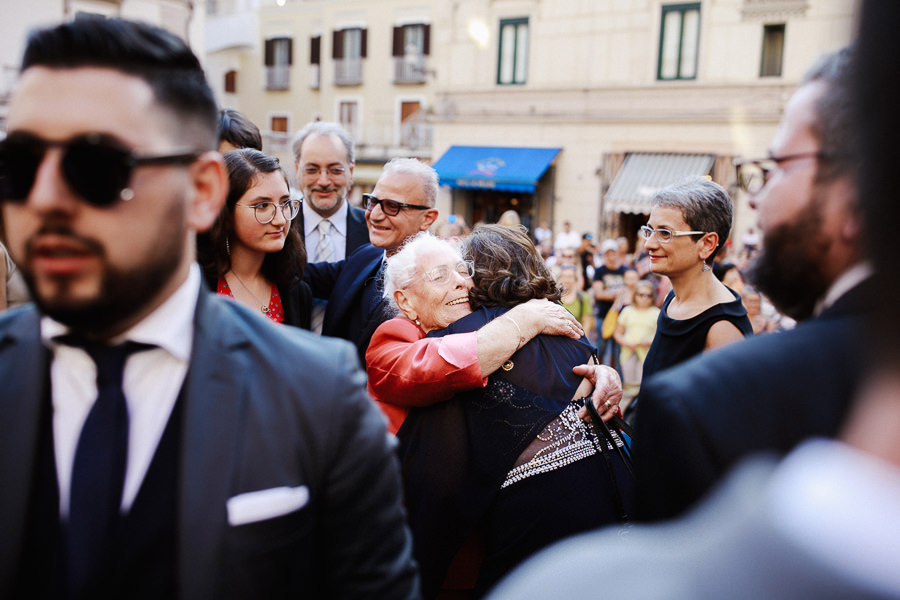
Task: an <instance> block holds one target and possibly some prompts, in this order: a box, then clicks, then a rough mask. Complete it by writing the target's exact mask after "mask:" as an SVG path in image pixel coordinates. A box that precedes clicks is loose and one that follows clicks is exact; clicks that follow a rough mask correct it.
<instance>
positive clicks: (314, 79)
mask: <svg viewBox="0 0 900 600" xmlns="http://www.w3.org/2000/svg"><path fill="white" fill-rule="evenodd" d="M321 75H322V68H321V67H320V66H319V65H309V89H311V90H317V89H319V85H320V84H321V80H322V77H321Z"/></svg>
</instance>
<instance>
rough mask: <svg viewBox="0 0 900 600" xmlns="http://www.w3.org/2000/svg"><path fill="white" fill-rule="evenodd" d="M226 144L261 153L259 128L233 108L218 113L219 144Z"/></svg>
mask: <svg viewBox="0 0 900 600" xmlns="http://www.w3.org/2000/svg"><path fill="white" fill-rule="evenodd" d="M222 142H228V143H229V144H231V145H232V146H234V147H235V148H253V149H254V150H259V151H262V135H260V133H259V127H257V126H256V124H255V123H253V121H251V120H250V119H249V118H247V115H245V114H244V113H242V112H239V111H236V110H234V109H233V108H223V109H222V110H220V111H219V143H220V144H221V143H222Z"/></svg>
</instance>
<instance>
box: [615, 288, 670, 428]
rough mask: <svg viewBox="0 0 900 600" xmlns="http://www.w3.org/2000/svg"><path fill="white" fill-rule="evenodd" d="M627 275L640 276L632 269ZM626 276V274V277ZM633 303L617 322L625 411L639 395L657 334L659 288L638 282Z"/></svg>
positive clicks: (623, 310)
mask: <svg viewBox="0 0 900 600" xmlns="http://www.w3.org/2000/svg"><path fill="white" fill-rule="evenodd" d="M628 273H634V275H635V277H637V273H636V272H635V271H634V270H629V271H628ZM626 275H627V274H626ZM632 296H633V297H632V300H631V302H630V303H629V305H628V306H626V307H625V308H623V309H622V312H621V313H619V318H618V320H617V321H616V332H615V340H616V344H618V345H619V347H620V348H621V350H620V352H619V365H620V372H621V373H622V402H621V403H620V405H619V406H620V407H621V409H622V411H625V410H627V408H628V405H629V404H630V403H631V401H632V400H633V399H634V397H635V396H637V394H638V391H639V390H640V388H641V375H642V372H643V370H644V359H645V358H646V357H647V352H648V351H649V350H650V344H651V343H652V342H653V337H654V336H655V335H656V321H657V320H658V319H659V308H657V307H656V286H654V285H653V283H652V282H650V281H638V282H636V283H635V285H634V290H633V292H632Z"/></svg>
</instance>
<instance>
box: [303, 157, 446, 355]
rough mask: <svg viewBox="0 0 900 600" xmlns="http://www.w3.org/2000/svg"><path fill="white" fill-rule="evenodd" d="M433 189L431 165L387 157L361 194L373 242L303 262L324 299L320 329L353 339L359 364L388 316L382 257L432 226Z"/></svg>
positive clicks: (434, 179) (435, 180)
mask: <svg viewBox="0 0 900 600" xmlns="http://www.w3.org/2000/svg"><path fill="white" fill-rule="evenodd" d="M437 190H438V175H437V172H436V171H435V170H434V169H432V168H431V167H430V166H428V165H426V164H425V163H423V162H421V161H418V160H416V159H414V158H394V159H392V160H391V161H389V162H388V163H387V164H386V165H385V166H384V170H383V171H382V173H381V177H379V178H378V181H377V182H376V184H375V189H374V190H372V193H371V194H365V195H364V200H365V205H366V224H367V225H368V228H369V239H370V240H371V241H372V243H371V244H366V245H364V246H361V247H360V248H357V249H356V251H354V252H353V253H351V254H350V255H349V256H348V257H347V259H346V260H344V261H341V262H338V263H331V264H328V263H315V264H310V265H307V270H306V275H305V278H306V281H307V282H308V283H309V285H310V287H311V288H312V290H313V296H315V297H316V298H324V299H327V300H328V307H327V309H326V310H325V318H324V322H323V325H322V334H323V335H330V336H335V337H340V338H344V339H346V340H350V341H351V342H353V343H354V344H356V347H357V350H358V352H359V358H360V361H361V362H362V363H363V364H365V356H366V349H367V348H368V347H369V340H371V339H372V334H373V333H374V332H375V329H376V328H377V327H378V326H379V325H381V323H383V322H384V321H386V320H387V318H388V315H387V314H385V312H384V305H383V301H382V298H381V292H382V291H383V287H382V285H383V275H382V273H383V269H382V264H383V262H384V259H385V258H386V257H389V256H392V255H393V254H394V253H396V252H397V251H398V250H399V249H400V247H401V246H402V245H403V243H404V242H405V241H406V240H407V239H409V238H411V237H412V236H414V235H415V234H417V233H419V232H420V231H425V230H426V229H428V228H429V227H431V224H432V223H434V221H435V219H437V217H438V210H437V209H436V208H434V204H435V201H436V199H437Z"/></svg>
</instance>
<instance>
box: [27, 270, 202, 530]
mask: <svg viewBox="0 0 900 600" xmlns="http://www.w3.org/2000/svg"><path fill="white" fill-rule="evenodd" d="M200 287H201V275H200V269H199V267H197V265H196V264H194V265H192V266H191V270H190V273H189V275H188V277H187V279H186V280H185V281H184V283H182V284H181V286H179V288H178V289H177V290H176V291H175V293H173V294H172V295H171V296H170V297H169V298H168V299H167V300H166V301H165V302H163V303H162V304H161V305H160V306H159V307H157V308H156V310H154V311H153V312H152V313H150V314H149V315H148V316H147V317H145V318H144V319H143V320H141V321H140V322H139V323H137V324H136V325H134V326H133V327H132V328H131V329H129V330H128V331H126V332H124V333H123V334H121V335H119V336H117V337H116V338H114V339H113V340H112V341H113V342H114V343H121V342H124V341H126V340H128V341H135V342H141V343H145V344H152V345H154V346H156V347H155V348H153V349H150V350H146V351H143V352H137V353H135V354H132V355H131V356H129V357H128V360H127V362H126V363H125V371H124V375H123V382H122V389H123V392H124V394H125V398H126V402H127V405H128V416H129V423H128V462H127V467H126V472H125V484H124V487H123V491H122V504H121V508H122V510H123V511H126V512H127V511H128V510H129V509H130V508H131V505H132V504H133V503H134V499H135V497H136V496H137V494H138V490H139V489H140V487H141V483H142V482H143V480H144V477H145V475H146V473H147V469H148V468H149V466H150V462H151V461H152V460H153V455H154V454H155V453H156V448H157V446H158V445H159V441H160V439H161V438H162V435H163V432H164V430H165V428H166V424H167V423H168V421H169V417H170V415H171V414H172V409H173V407H174V406H175V402H176V400H177V399H178V394H179V392H180V390H181V387H182V385H183V383H184V379H185V375H186V374H187V370H188V364H189V360H190V355H191V347H192V345H193V338H194V313H195V312H196V305H197V297H198V295H199V293H200ZM68 332H69V328H68V327H67V326H66V325H63V324H62V323H59V322H57V321H54V320H53V319H51V318H50V317H43V318H42V319H41V338H42V340H43V342H44V344H45V345H46V346H47V347H49V348H50V349H51V351H52V352H53V359H52V363H51V367H50V383H51V389H52V402H53V445H54V451H55V455H56V469H57V478H58V482H59V502H60V514H61V515H62V516H63V517H66V516H68V510H69V497H70V486H71V482H72V467H73V463H74V460H75V450H76V448H77V446H78V438H79V436H80V434H81V428H82V427H83V425H84V422H85V420H86V419H87V415H88V413H89V412H90V410H91V407H92V406H93V404H94V402H95V401H96V398H97V382H96V377H97V367H96V365H95V364H94V361H93V360H92V359H91V357H90V356H89V355H88V354H87V352H86V351H85V350H83V349H81V348H76V347H73V346H66V345H63V344H60V343H58V342H56V341H54V338H55V337H57V336H60V335H64V334H66V333H68Z"/></svg>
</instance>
